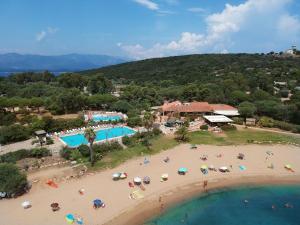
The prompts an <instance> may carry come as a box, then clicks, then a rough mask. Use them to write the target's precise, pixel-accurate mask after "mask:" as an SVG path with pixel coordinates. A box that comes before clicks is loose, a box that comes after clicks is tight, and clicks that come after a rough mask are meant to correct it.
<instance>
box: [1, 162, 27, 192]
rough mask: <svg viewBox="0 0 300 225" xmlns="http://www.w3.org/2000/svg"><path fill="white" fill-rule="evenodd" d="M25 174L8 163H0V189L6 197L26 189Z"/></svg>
mask: <svg viewBox="0 0 300 225" xmlns="http://www.w3.org/2000/svg"><path fill="white" fill-rule="evenodd" d="M27 184H28V183H27V178H26V175H25V174H23V173H20V171H19V169H18V167H17V166H16V165H14V164H10V163H0V191H1V192H5V193H6V194H7V196H8V197H13V196H18V195H21V194H23V193H24V192H25V191H26V189H27Z"/></svg>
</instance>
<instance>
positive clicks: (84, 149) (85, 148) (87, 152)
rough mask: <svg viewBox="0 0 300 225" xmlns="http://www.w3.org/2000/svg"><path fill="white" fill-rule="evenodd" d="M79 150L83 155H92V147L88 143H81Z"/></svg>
mask: <svg viewBox="0 0 300 225" xmlns="http://www.w3.org/2000/svg"><path fill="white" fill-rule="evenodd" d="M78 150H79V152H80V153H81V155H82V156H83V157H89V156H90V149H89V147H88V146H87V145H80V146H79V147H78Z"/></svg>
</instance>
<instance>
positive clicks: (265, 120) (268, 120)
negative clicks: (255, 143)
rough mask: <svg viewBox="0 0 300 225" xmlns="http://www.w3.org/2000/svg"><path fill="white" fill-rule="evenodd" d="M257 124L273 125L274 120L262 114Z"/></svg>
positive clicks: (262, 125) (263, 125)
mask: <svg viewBox="0 0 300 225" xmlns="http://www.w3.org/2000/svg"><path fill="white" fill-rule="evenodd" d="M258 124H259V126H261V127H274V120H273V119H272V118H270V117H266V116H263V117H261V118H260V120H259V121H258Z"/></svg>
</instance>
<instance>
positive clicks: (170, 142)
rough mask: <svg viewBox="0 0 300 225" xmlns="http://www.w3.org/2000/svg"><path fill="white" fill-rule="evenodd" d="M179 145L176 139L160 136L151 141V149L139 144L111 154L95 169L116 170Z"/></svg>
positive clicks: (99, 162)
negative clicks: (142, 157)
mask: <svg viewBox="0 0 300 225" xmlns="http://www.w3.org/2000/svg"><path fill="white" fill-rule="evenodd" d="M178 144H179V143H178V142H177V141H175V140H174V138H171V137H166V136H160V137H157V138H154V139H153V140H151V148H150V149H147V148H146V147H145V146H143V145H142V144H138V145H136V146H133V147H128V148H126V149H124V150H121V151H115V152H110V153H108V154H107V155H106V156H105V157H104V158H103V159H102V160H100V161H97V162H96V163H95V166H94V168H93V169H104V168H114V167H116V166H118V165H120V164H121V163H123V162H125V161H127V160H129V159H132V158H134V157H138V156H141V155H151V154H156V153H159V152H161V151H163V150H167V149H170V148H173V147H175V146H176V145H178Z"/></svg>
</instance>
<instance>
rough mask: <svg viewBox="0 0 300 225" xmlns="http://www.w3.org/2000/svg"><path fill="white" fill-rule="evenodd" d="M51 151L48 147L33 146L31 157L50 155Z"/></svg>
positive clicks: (30, 152)
mask: <svg viewBox="0 0 300 225" xmlns="http://www.w3.org/2000/svg"><path fill="white" fill-rule="evenodd" d="M50 155H51V152H50V150H49V149H47V148H33V149H31V150H29V157H32V158H42V157H46V156H50Z"/></svg>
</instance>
